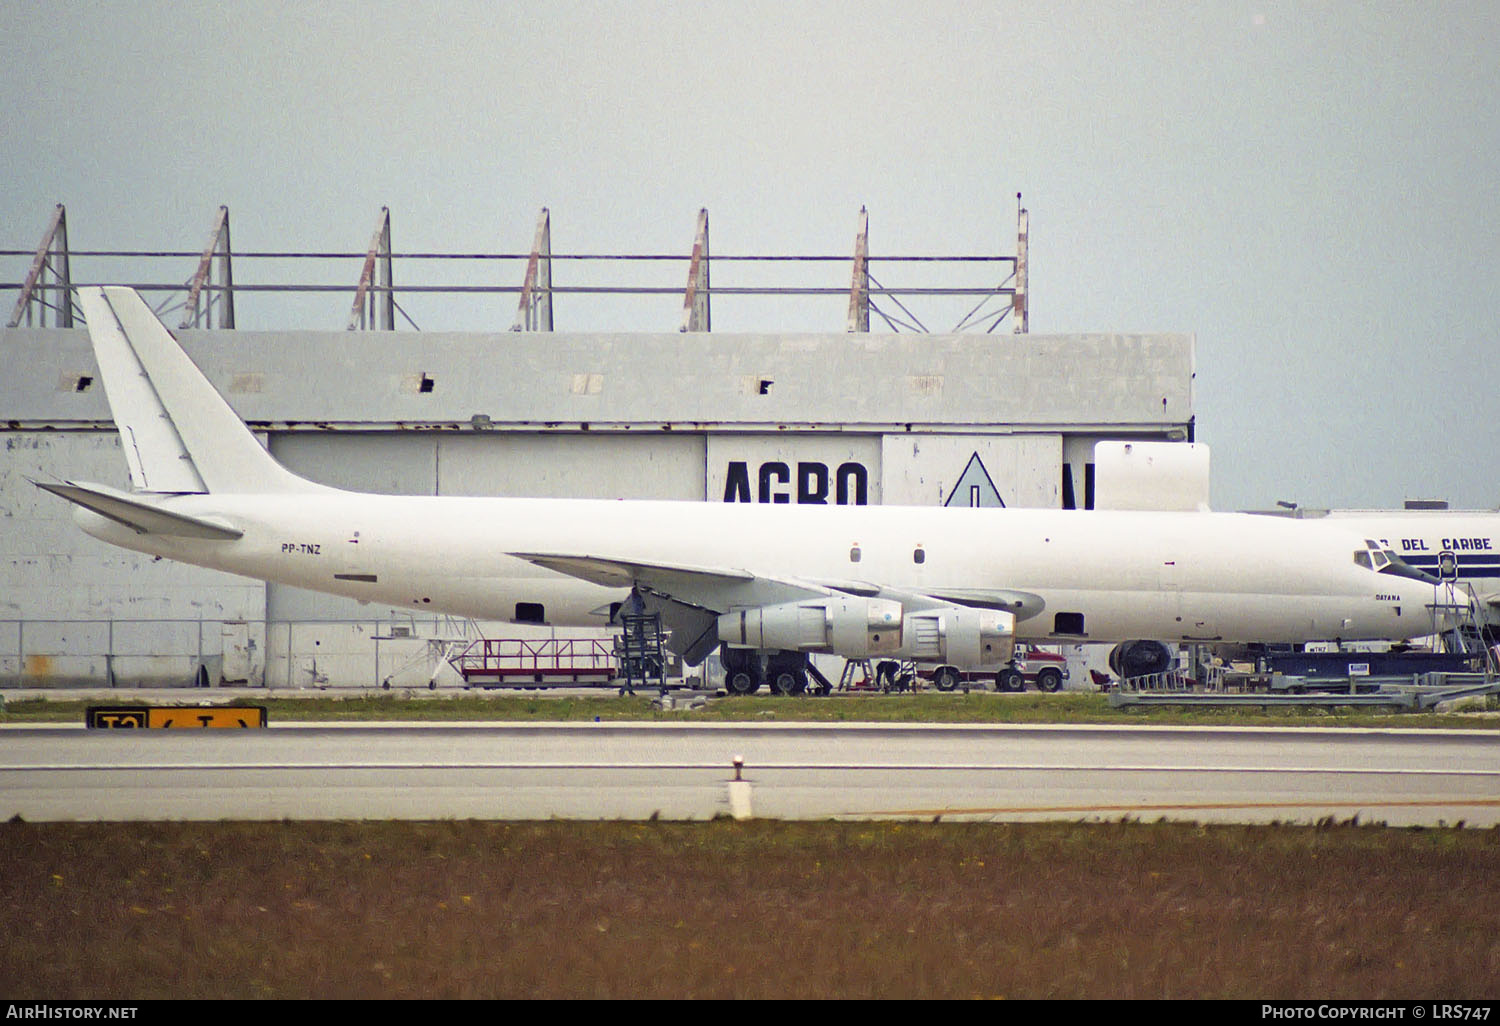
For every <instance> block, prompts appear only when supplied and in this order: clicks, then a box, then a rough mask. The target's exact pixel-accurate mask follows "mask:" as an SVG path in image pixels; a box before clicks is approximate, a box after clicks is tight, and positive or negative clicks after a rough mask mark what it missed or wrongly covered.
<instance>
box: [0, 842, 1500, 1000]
mask: <svg viewBox="0 0 1500 1026" xmlns="http://www.w3.org/2000/svg"><path fill="white" fill-rule="evenodd" d="M1497 882H1500V831H1494V830H1490V831H1473V830H1470V831H1463V830H1425V831H1413V830H1395V829H1387V828H1383V827H1363V826H1353V825H1347V824H1346V825H1336V826H1335V825H1326V826H1324V827H1323V828H1320V829H1314V828H1293V827H1271V828H1267V827H1209V828H1201V827H1193V826H1185V825H1169V824H1137V823H1129V824H1104V825H1067V824H1031V825H1003V824H947V823H938V824H931V823H924V824H913V823H903V824H895V823H876V824H872V823H817V824H798V823H770V822H755V823H734V822H730V821H715V822H712V823H604V824H598V823H568V822H545V823H489V822H429V823H369V824H363V823H272V824H265V823H260V824H256V823H229V824H193V823H188V824H172V823H165V824H163V823H156V824H41V825H37V824H27V823H18V822H12V823H8V824H0V993H4V994H5V995H6V996H7V997H9V998H15V999H28V998H29V999H39V998H54V999H58V998H115V999H148V998H180V997H215V998H217V997H279V998H304V997H329V998H348V997H368V998H394V997H450V998H481V997H639V998H654V997H673V998H675V997H749V998H777V997H854V998H859V997H989V996H1010V997H1123V998H1129V997H1144V998H1160V997H1230V998H1246V997H1254V998H1293V997H1323V998H1336V997H1352V998H1416V997H1442V998H1459V997H1471V998H1486V997H1487V998H1494V997H1496V996H1497V995H1500V934H1497V931H1496V926H1497V924H1500V893H1497V887H1496V884H1497Z"/></svg>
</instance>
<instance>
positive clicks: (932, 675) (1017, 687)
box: [876, 641, 1071, 691]
mask: <svg viewBox="0 0 1500 1026" xmlns="http://www.w3.org/2000/svg"><path fill="white" fill-rule="evenodd" d="M876 673H877V676H878V677H881V679H882V680H887V681H889V682H890V683H891V684H892V685H895V689H896V690H905V688H904V686H902V683H903V682H902V681H901V676H900V664H898V663H896V662H895V661H887V662H883V663H881V664H880V665H879V666H878V667H876ZM918 673H919V674H920V675H921V677H922V678H923V679H925V680H928V681H931V682H932V684H933V686H934V687H936V688H937V689H938V690H939V691H952V690H954V689H956V688H958V687H959V686H960V685H972V684H981V685H982V684H988V683H989V682H990V680H991V679H993V680H994V682H995V690H996V691H1025V690H1026V685H1027V684H1028V683H1030V684H1035V685H1036V686H1037V688H1038V689H1040V690H1042V691H1061V690H1062V686H1063V681H1065V680H1067V679H1068V678H1069V677H1070V676H1071V674H1070V673H1069V671H1068V661H1067V660H1066V659H1064V658H1063V657H1062V656H1060V655H1058V654H1057V653H1056V652H1048V651H1046V650H1045V649H1040V648H1037V647H1036V646H1035V645H1030V644H1027V643H1026V642H1024V641H1023V642H1017V643H1016V652H1015V656H1014V658H1013V659H1012V660H1011V662H1009V663H1006V664H1005V665H1004V666H1002V667H1001V668H1000V670H999V671H998V672H996V673H993V674H992V673H990V672H988V671H983V672H982V671H978V670H970V671H968V672H965V671H963V670H960V669H958V667H956V666H930V667H923V668H922V669H921V670H919V671H918ZM882 674H883V675H884V676H883V677H882V676H881V675H882ZM909 682H910V681H909V678H908V680H907V681H906V682H905V683H909ZM889 689H890V688H888V690H889Z"/></svg>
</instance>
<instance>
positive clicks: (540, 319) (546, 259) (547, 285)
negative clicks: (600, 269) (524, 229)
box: [510, 207, 552, 331]
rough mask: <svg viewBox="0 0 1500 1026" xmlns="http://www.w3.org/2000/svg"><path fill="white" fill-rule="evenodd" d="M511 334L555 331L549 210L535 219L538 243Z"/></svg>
mask: <svg viewBox="0 0 1500 1026" xmlns="http://www.w3.org/2000/svg"><path fill="white" fill-rule="evenodd" d="M510 330H511V331H551V330H552V215H551V214H550V213H549V212H548V210H547V208H546V207H543V208H542V212H541V215H540V216H538V217H537V219H536V239H535V241H533V242H532V244H531V259H530V260H528V261H527V262H526V280H525V281H524V282H523V283H522V284H521V302H520V305H518V306H517V307H516V319H515V323H513V324H512V325H511V326H510Z"/></svg>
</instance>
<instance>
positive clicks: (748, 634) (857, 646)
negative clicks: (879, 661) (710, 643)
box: [719, 596, 901, 659]
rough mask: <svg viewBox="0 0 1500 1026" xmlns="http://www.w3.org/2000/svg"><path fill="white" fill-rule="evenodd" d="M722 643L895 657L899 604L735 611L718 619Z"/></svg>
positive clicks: (819, 602)
mask: <svg viewBox="0 0 1500 1026" xmlns="http://www.w3.org/2000/svg"><path fill="white" fill-rule="evenodd" d="M719 640H720V641H724V642H728V643H729V644H731V645H745V646H748V647H750V648H760V649H781V650H783V651H789V652H836V653H838V654H839V655H841V656H844V657H845V658H848V659H864V658H867V657H869V656H877V655H894V654H895V653H896V652H897V651H898V650H899V649H900V648H901V603H899V602H892V601H890V600H888V599H871V598H853V597H846V596H829V597H827V598H813V599H801V600H799V601H796V602H780V603H777V604H776V605H773V606H756V607H753V608H751V609H737V610H734V611H732V612H728V613H724V614H723V615H721V616H720V617H719Z"/></svg>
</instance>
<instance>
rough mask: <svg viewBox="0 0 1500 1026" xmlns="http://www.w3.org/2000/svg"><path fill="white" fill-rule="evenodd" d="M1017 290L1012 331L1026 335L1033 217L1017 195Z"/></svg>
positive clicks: (1014, 298) (1013, 307) (1028, 320)
mask: <svg viewBox="0 0 1500 1026" xmlns="http://www.w3.org/2000/svg"><path fill="white" fill-rule="evenodd" d="M1016 207H1017V208H1018V209H1017V211H1016V288H1015V292H1013V293H1012V294H1011V299H1010V303H1011V318H1010V322H1011V325H1012V326H1013V328H1012V330H1014V331H1015V333H1016V334H1017V335H1024V334H1026V333H1027V332H1028V331H1030V330H1031V309H1030V306H1029V303H1028V300H1027V293H1026V246H1027V241H1028V237H1029V236H1030V234H1031V215H1030V214H1028V213H1027V212H1026V208H1025V207H1023V206H1021V194H1020V193H1019V192H1018V193H1016Z"/></svg>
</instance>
